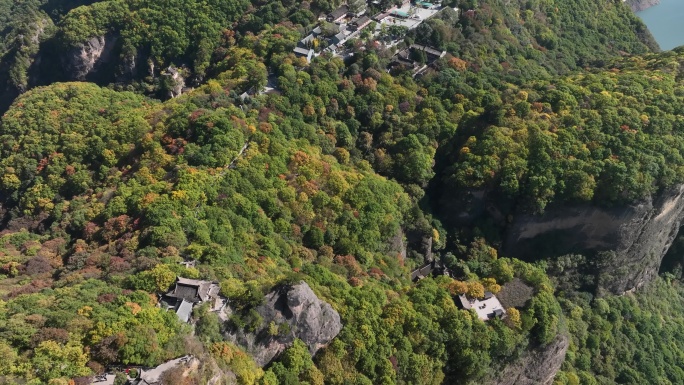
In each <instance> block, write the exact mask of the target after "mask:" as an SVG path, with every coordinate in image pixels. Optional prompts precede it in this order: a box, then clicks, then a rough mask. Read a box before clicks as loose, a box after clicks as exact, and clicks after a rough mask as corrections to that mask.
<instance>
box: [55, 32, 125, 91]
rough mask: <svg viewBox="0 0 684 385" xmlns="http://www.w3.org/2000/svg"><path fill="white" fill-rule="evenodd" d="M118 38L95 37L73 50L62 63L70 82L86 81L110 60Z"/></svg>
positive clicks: (64, 57)
mask: <svg viewBox="0 0 684 385" xmlns="http://www.w3.org/2000/svg"><path fill="white" fill-rule="evenodd" d="M116 40H117V39H116V37H113V36H98V37H93V38H91V39H90V40H88V41H86V42H85V43H83V44H81V45H80V46H79V47H75V48H72V49H71V50H69V51H68V52H67V53H66V54H65V55H64V56H63V57H62V63H63V65H64V69H65V72H66V75H67V77H68V78H69V80H81V81H83V80H86V78H87V77H88V76H89V75H91V74H92V73H94V72H96V71H97V67H98V66H100V65H101V64H103V63H107V62H108V61H109V60H110V57H111V54H112V51H113V49H114V45H115V44H116Z"/></svg>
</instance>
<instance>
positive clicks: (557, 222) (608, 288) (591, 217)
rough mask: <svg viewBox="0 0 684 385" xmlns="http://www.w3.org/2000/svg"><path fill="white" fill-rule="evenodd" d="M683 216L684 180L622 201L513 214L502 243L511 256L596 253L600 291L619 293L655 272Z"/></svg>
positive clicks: (641, 282)
mask: <svg viewBox="0 0 684 385" xmlns="http://www.w3.org/2000/svg"><path fill="white" fill-rule="evenodd" d="M683 218H684V185H681V186H679V187H676V188H673V189H670V190H668V191H665V192H662V193H661V194H659V195H658V196H656V197H654V198H652V199H647V200H644V201H642V202H638V203H636V204H633V205H628V206H622V207H611V208H606V207H597V206H591V205H581V206H580V205H577V206H571V205H563V206H558V207H555V208H549V209H547V210H546V212H545V213H544V214H543V215H528V214H526V215H518V216H515V217H514V218H513V221H512V223H511V224H510V226H509V227H508V228H507V230H506V238H505V243H504V247H503V249H504V253H505V254H506V255H510V256H514V257H525V256H535V255H536V256H539V257H548V256H554V255H563V254H569V253H581V254H586V255H589V256H593V257H594V259H595V260H596V257H597V256H599V257H600V258H599V259H598V262H597V266H596V267H597V269H596V270H597V272H596V274H597V285H598V287H597V291H598V293H599V294H602V293H613V294H622V293H625V292H627V291H631V290H634V289H637V288H639V287H641V286H643V285H645V284H647V283H649V282H650V281H652V280H653V279H654V278H655V277H656V276H657V274H658V269H659V267H660V263H661V261H662V259H663V256H664V255H665V253H666V252H667V250H668V248H669V247H670V245H671V244H672V242H673V240H674V238H675V237H676V235H677V233H678V231H679V227H680V225H681V222H682V219H683Z"/></svg>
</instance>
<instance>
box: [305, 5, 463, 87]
mask: <svg viewBox="0 0 684 385" xmlns="http://www.w3.org/2000/svg"><path fill="white" fill-rule="evenodd" d="M374 4H375V5H379V2H377V1H376V2H374ZM444 8H446V7H445V6H443V5H442V4H441V2H436V3H430V2H425V1H419V0H417V1H410V0H403V1H402V3H401V4H399V5H396V4H393V5H391V6H390V7H389V8H387V9H384V10H382V11H381V12H377V13H375V14H371V13H370V11H369V7H368V4H366V3H363V2H362V1H355V2H348V3H345V4H343V5H341V6H340V7H338V8H336V9H334V10H333V11H332V12H330V13H328V14H327V15H320V16H319V23H318V25H317V26H316V27H315V28H313V29H312V30H311V31H310V32H309V33H308V34H307V35H306V36H305V37H303V38H302V39H301V40H300V41H299V42H298V43H297V46H296V47H295V48H294V50H293V52H294V54H295V55H296V56H298V57H304V58H306V60H307V61H308V62H310V61H311V60H312V59H313V58H314V57H316V56H319V55H321V54H324V53H329V54H332V55H334V56H340V57H342V58H346V57H348V56H350V55H353V54H352V53H351V49H350V48H352V43H353V41H354V40H355V39H360V38H361V39H371V40H375V41H376V42H378V43H380V42H382V43H383V44H385V45H386V46H387V47H388V48H389V47H394V46H397V45H399V44H400V43H401V42H402V41H403V39H404V37H405V36H406V34H407V33H408V31H410V30H412V29H415V28H416V27H418V26H419V25H420V24H421V23H423V22H424V21H425V20H428V19H430V18H432V17H434V16H435V15H437V14H438V13H439V12H441V11H442V10H443V9H444ZM454 10H455V11H456V12H458V8H454ZM445 55H446V52H445V51H440V50H436V49H434V48H432V47H425V46H420V45H410V46H409V47H406V48H404V49H401V50H400V51H399V52H397V54H396V55H395V57H394V58H393V61H392V63H391V64H390V66H389V67H388V71H391V70H393V69H397V68H399V67H402V68H406V69H410V70H412V71H413V76H417V75H419V74H420V73H422V72H423V71H424V70H425V69H426V68H427V67H428V66H429V65H431V64H432V63H433V62H434V61H435V60H436V59H439V58H441V57H444V56H445Z"/></svg>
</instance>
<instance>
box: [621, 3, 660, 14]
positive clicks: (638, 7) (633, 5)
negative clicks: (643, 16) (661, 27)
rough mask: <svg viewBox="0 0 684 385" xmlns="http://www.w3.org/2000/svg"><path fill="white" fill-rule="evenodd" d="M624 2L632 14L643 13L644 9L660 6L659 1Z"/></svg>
mask: <svg viewBox="0 0 684 385" xmlns="http://www.w3.org/2000/svg"><path fill="white" fill-rule="evenodd" d="M626 2H627V5H629V7H630V8H632V11H634V12H639V11H643V10H644V9H647V8H651V7H653V6H654V5H658V4H660V0H627V1H626Z"/></svg>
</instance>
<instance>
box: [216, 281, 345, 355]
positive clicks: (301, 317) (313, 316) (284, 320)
mask: <svg viewBox="0 0 684 385" xmlns="http://www.w3.org/2000/svg"><path fill="white" fill-rule="evenodd" d="M256 310H257V312H258V313H259V314H260V315H261V317H262V318H263V323H262V326H261V328H259V329H258V330H256V331H255V332H253V333H246V332H245V331H244V330H236V331H232V332H228V333H226V334H225V337H226V339H227V340H229V341H231V342H233V343H235V344H237V345H239V346H241V347H243V348H244V349H245V350H246V351H247V353H249V354H250V355H251V356H252V357H253V358H254V360H255V361H256V363H257V364H258V365H260V366H264V365H266V364H268V363H269V362H271V360H272V359H273V358H275V357H276V356H277V355H278V354H280V353H281V352H282V351H284V350H285V349H287V348H288V347H289V346H290V345H291V344H292V343H293V342H294V340H295V339H296V338H299V339H300V340H302V341H303V342H304V343H305V344H306V345H307V346H308V347H309V352H310V353H311V355H312V356H313V355H314V354H316V352H317V351H318V350H319V349H320V348H322V347H324V346H326V345H327V344H328V343H329V342H330V341H331V340H332V339H333V338H335V336H337V334H338V333H339V332H340V330H342V322H341V321H340V315H339V314H338V313H337V311H335V310H334V309H333V308H332V306H330V304H328V303H326V302H323V301H321V300H320V299H319V298H318V297H317V296H316V294H314V292H313V291H312V290H311V288H310V287H309V285H308V284H307V283H306V282H304V281H301V282H300V283H298V284H296V285H293V286H289V287H282V288H280V289H279V290H276V291H273V292H271V293H269V294H268V295H266V299H265V302H264V303H263V304H262V305H260V306H259V307H257V309H256ZM271 322H273V323H275V324H276V325H278V326H279V330H280V331H282V330H285V331H286V332H280V333H279V334H278V335H275V336H274V335H271V334H269V332H268V329H269V325H270V323H271ZM283 325H287V326H285V327H284V326H283Z"/></svg>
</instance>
